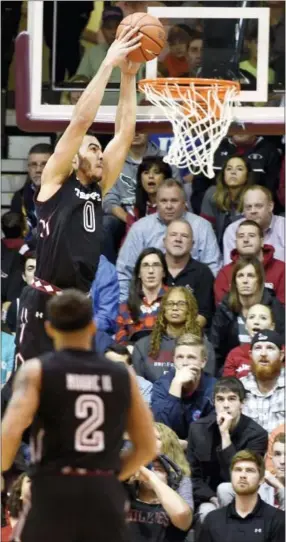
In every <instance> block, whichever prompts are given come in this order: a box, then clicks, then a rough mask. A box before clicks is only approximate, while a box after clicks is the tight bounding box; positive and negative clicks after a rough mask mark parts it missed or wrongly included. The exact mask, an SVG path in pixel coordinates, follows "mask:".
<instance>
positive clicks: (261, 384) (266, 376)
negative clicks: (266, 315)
mask: <svg viewBox="0 0 286 542" xmlns="http://www.w3.org/2000/svg"><path fill="white" fill-rule="evenodd" d="M250 359H251V371H250V372H249V374H248V375H247V376H245V377H243V378H241V382H242V384H243V385H244V388H245V390H246V398H245V402H244V406H243V410H242V412H243V414H245V415H246V416H249V417H250V418H252V419H253V420H255V421H256V422H257V423H258V424H259V425H261V427H263V428H264V429H265V430H266V431H267V432H268V433H271V431H273V429H275V427H277V426H278V425H279V424H281V423H283V422H284V420H285V368H284V346H283V338H282V337H281V336H280V335H279V334H278V333H277V332H276V331H273V330H270V329H264V330H263V331H262V332H259V333H256V335H254V337H253V339H252V343H251V351H250Z"/></svg>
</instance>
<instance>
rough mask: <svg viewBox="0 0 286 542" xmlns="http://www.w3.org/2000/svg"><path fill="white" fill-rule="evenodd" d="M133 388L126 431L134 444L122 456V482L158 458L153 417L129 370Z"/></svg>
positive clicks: (133, 375)
mask: <svg viewBox="0 0 286 542" xmlns="http://www.w3.org/2000/svg"><path fill="white" fill-rule="evenodd" d="M129 373H130V386H131V403H130V407H129V411H128V419H127V427H126V431H127V432H128V434H129V437H130V440H131V442H132V444H133V447H132V449H131V450H126V451H124V452H123V453H122V456H121V460H122V463H121V471H120V474H119V479H120V480H127V479H128V478H129V477H130V476H131V475H132V474H134V473H135V472H136V471H137V470H138V469H139V468H140V467H141V466H142V465H147V464H148V463H149V462H150V461H152V459H153V458H154V457H155V456H156V437H155V431H154V426H153V416H152V413H151V410H150V409H149V407H148V405H147V404H146V403H145V401H144V399H143V397H142V395H141V392H140V390H139V387H138V385H137V382H136V375H135V373H134V371H133V369H129Z"/></svg>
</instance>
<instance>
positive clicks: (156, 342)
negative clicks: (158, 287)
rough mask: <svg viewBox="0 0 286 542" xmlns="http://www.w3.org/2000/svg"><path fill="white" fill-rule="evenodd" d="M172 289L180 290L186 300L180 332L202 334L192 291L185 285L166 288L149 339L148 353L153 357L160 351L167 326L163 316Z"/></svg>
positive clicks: (155, 357)
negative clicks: (184, 318) (184, 316)
mask: <svg viewBox="0 0 286 542" xmlns="http://www.w3.org/2000/svg"><path fill="white" fill-rule="evenodd" d="M174 291H177V292H182V293H183V294H184V296H185V299H186V302H187V315H186V321H185V322H184V323H183V324H182V332H181V334H183V333H193V334H194V335H198V336H199V337H201V336H202V330H201V328H200V326H199V324H198V322H197V316H198V304H197V300H196V298H195V296H194V295H193V294H192V292H191V291H190V290H189V289H188V288H185V286H175V287H174V288H170V290H168V292H166V293H165V295H164V296H163V298H162V301H161V306H160V310H159V313H158V317H157V320H156V322H155V326H154V329H153V331H152V333H151V336H150V337H151V339H150V349H149V354H150V356H151V357H152V358H153V359H157V357H158V355H159V351H160V346H161V342H162V337H163V335H164V334H166V328H167V319H166V316H165V313H166V304H167V301H168V299H169V296H170V294H171V293H172V292H174Z"/></svg>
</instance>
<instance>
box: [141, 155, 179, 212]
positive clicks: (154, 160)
mask: <svg viewBox="0 0 286 542" xmlns="http://www.w3.org/2000/svg"><path fill="white" fill-rule="evenodd" d="M153 166H157V168H158V169H159V172H160V173H162V174H163V175H164V179H169V178H170V177H172V168H171V166H169V164H166V163H165V162H163V158H162V157H161V156H145V157H144V158H143V160H142V162H141V164H140V166H139V167H138V171H137V178H136V190H135V208H136V209H138V211H139V218H142V217H143V216H146V206H147V201H148V194H147V192H146V191H145V190H144V188H143V186H142V181H141V175H142V173H143V172H144V171H147V172H148V171H150V169H151V168H152V167H153Z"/></svg>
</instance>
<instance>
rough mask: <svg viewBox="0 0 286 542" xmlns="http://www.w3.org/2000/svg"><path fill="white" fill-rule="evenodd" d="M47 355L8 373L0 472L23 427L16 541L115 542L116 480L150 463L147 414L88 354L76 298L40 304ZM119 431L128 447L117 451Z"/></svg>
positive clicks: (122, 375) (84, 308)
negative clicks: (21, 512) (24, 467)
mask: <svg viewBox="0 0 286 542" xmlns="http://www.w3.org/2000/svg"><path fill="white" fill-rule="evenodd" d="M47 313H48V321H46V323H45V327H46V331H47V333H48V334H49V336H50V337H51V338H52V339H53V341H54V346H55V351H54V352H49V353H46V354H43V355H42V356H40V357H38V358H35V359H32V360H30V361H27V362H26V363H25V364H24V365H23V366H22V367H21V368H20V369H19V371H18V373H17V375H16V378H15V383H14V392H13V395H12V398H11V401H10V403H9V405H8V408H7V410H6V413H5V416H4V419H3V423H2V471H6V470H7V469H9V468H10V467H11V465H12V463H13V460H14V458H15V455H16V453H17V450H18V448H19V445H20V443H21V438H22V433H23V431H24V430H25V428H26V427H28V426H29V425H30V424H31V423H32V427H31V467H30V471H29V473H28V474H29V476H30V477H31V479H32V486H31V508H30V509H29V510H26V516H27V517H26V521H25V522H24V521H23V520H24V518H22V521H21V519H20V520H19V523H18V525H17V527H16V532H15V534H14V540H21V542H36V541H39V542H51V541H52V540H53V541H54V542H56V541H60V542H75V541H80V542H95V540H98V541H99V542H104V541H110V542H123V541H124V542H125V541H126V538H125V514H124V505H125V501H126V495H125V493H124V490H123V486H122V484H121V483H120V481H119V480H125V479H127V478H129V477H130V475H132V474H134V473H135V471H137V469H138V468H139V467H140V466H142V465H144V464H147V463H148V462H149V461H151V460H152V459H153V458H154V456H155V455H156V439H155V435H154V429H153V426H152V416H151V413H150V410H149V408H148V407H147V406H146V405H145V403H144V401H143V399H142V397H141V395H140V392H139V389H138V387H137V384H136V379H135V377H134V375H133V374H132V373H131V372H129V371H128V369H127V368H126V367H125V366H123V365H121V364H118V363H113V362H111V361H109V360H107V358H104V357H103V356H99V355H98V354H95V353H94V352H92V351H91V344H92V338H93V335H94V332H95V325H94V323H93V318H92V305H91V301H90V300H89V298H87V297H86V295H85V294H83V293H81V292H79V291H76V290H66V291H65V292H64V293H63V294H62V295H61V296H58V297H56V296H54V297H53V298H52V299H51V301H50V302H49V303H48V305H47ZM124 431H128V434H129V436H130V440H131V441H132V443H133V448H132V449H131V450H128V451H126V452H123V453H121V455H120V450H121V447H122V435H123V433H124Z"/></svg>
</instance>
